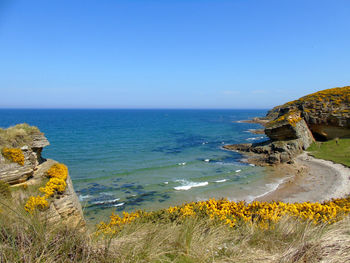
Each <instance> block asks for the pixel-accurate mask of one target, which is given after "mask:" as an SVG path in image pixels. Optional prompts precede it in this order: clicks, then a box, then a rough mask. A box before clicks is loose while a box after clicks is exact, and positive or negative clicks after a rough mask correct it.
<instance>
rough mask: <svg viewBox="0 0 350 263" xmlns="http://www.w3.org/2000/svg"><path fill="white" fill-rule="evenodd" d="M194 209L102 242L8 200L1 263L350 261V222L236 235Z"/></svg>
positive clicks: (254, 224) (243, 228)
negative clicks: (348, 250)
mask: <svg viewBox="0 0 350 263" xmlns="http://www.w3.org/2000/svg"><path fill="white" fill-rule="evenodd" d="M218 202H219V203H220V202H223V204H224V203H227V201H226V202H225V201H224V200H222V201H216V203H218ZM212 203H214V201H212ZM189 205H190V204H185V205H184V206H182V207H178V209H175V208H174V207H172V208H169V209H168V210H169V211H165V210H163V211H157V212H155V214H154V215H153V216H150V217H148V218H147V220H145V218H144V217H142V216H141V217H137V218H136V219H135V220H132V221H130V222H128V223H126V224H124V225H123V227H120V228H117V229H118V231H116V232H115V233H113V234H111V233H110V234H107V235H106V234H103V235H102V236H101V235H97V234H96V233H94V232H93V230H90V232H88V231H82V230H81V229H79V228H76V227H75V225H65V224H57V223H52V222H50V221H49V220H48V219H47V218H45V217H42V216H39V215H40V214H39V213H38V211H37V210H36V211H35V212H34V213H28V212H27V211H25V210H24V208H23V206H19V205H17V203H16V202H14V201H13V200H11V199H7V200H6V199H5V200H4V199H2V200H1V201H0V209H1V211H0V213H1V214H0V215H1V216H0V229H1V231H0V258H1V259H2V262H123V263H124V262H286V263H287V262H288V263H289V262H320V260H321V259H323V260H326V261H324V262H346V260H350V258H349V255H348V253H347V249H348V247H347V246H346V245H345V246H344V243H345V244H347V242H350V235H349V232H348V230H349V227H350V218H349V216H344V217H343V219H342V220H340V221H338V222H334V223H332V224H329V223H326V222H324V221H323V220H320V221H319V222H318V223H317V224H315V223H314V222H313V221H312V220H305V219H301V218H300V217H294V216H289V215H287V214H286V215H284V216H283V217H281V218H280V219H279V220H277V221H271V222H270V223H269V225H268V226H264V227H262V226H261V224H260V223H259V220H253V221H249V222H245V221H244V220H242V222H241V223H239V224H236V225H235V226H233V227H231V225H230V224H225V223H224V222H223V221H220V220H216V219H215V218H210V216H207V215H204V214H200V213H199V214H193V213H192V212H191V209H190V208H188V206H189ZM185 206H187V208H185ZM182 208H183V210H182V211H181V209H182ZM177 213H178V215H180V217H179V216H175V215H177ZM326 213H327V212H326ZM165 214H168V218H167V219H165V217H164V215H165ZM183 214H186V216H182V215H183ZM161 215H162V216H161ZM174 219H175V220H174ZM340 240H341V241H342V242H339V241H340ZM342 260H345V261H342Z"/></svg>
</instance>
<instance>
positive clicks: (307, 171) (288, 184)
mask: <svg viewBox="0 0 350 263" xmlns="http://www.w3.org/2000/svg"><path fill="white" fill-rule="evenodd" d="M273 172H274V173H286V174H287V173H288V174H293V176H291V177H290V176H289V177H288V178H286V181H285V182H283V183H281V184H280V185H279V187H278V188H277V189H276V190H275V191H273V192H270V193H268V194H266V195H263V196H260V197H258V198H256V199H255V200H257V201H272V200H275V201H283V202H306V201H310V202H322V201H325V200H329V199H332V198H341V197H344V196H346V195H348V194H350V168H348V167H345V166H343V165H341V164H335V163H333V162H331V161H326V160H321V159H316V158H314V157H312V156H309V155H308V154H307V153H303V154H301V155H299V156H298V157H296V158H295V162H294V164H291V165H280V166H277V167H276V168H275V169H273Z"/></svg>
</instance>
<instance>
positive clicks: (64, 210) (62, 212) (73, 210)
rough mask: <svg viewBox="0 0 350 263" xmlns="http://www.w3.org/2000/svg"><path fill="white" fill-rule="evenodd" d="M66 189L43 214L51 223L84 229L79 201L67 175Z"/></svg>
mask: <svg viewBox="0 0 350 263" xmlns="http://www.w3.org/2000/svg"><path fill="white" fill-rule="evenodd" d="M66 183H67V187H66V190H65V191H64V193H63V194H60V195H58V196H57V197H56V199H54V200H53V201H52V202H51V204H50V207H49V209H48V210H47V211H45V214H46V216H47V218H48V219H49V220H50V221H52V222H58V223H60V222H61V223H66V224H69V225H71V226H74V227H78V228H81V227H84V226H85V220H84V216H83V211H82V208H81V205H80V202H79V199H78V197H77V195H76V193H75V191H74V188H73V183H72V180H71V178H70V176H69V175H68V177H67V180H66Z"/></svg>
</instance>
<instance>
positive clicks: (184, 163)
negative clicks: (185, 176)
mask: <svg viewBox="0 0 350 263" xmlns="http://www.w3.org/2000/svg"><path fill="white" fill-rule="evenodd" d="M177 165H186V162H183V163H178V164H177Z"/></svg>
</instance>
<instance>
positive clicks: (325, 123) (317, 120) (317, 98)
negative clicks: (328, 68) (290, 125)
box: [266, 86, 350, 140]
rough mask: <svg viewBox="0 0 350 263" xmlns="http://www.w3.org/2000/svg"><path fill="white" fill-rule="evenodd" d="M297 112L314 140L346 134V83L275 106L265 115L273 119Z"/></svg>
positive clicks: (349, 95)
mask: <svg viewBox="0 0 350 263" xmlns="http://www.w3.org/2000/svg"><path fill="white" fill-rule="evenodd" d="M293 111H299V112H300V113H301V118H303V119H304V120H305V122H306V124H307V126H308V127H309V129H310V130H311V132H312V134H313V136H314V137H315V139H318V140H329V139H334V138H336V137H339V138H341V137H350V86H347V87H342V88H334V89H327V90H322V91H319V92H316V93H313V94H310V95H307V96H304V97H302V98H300V99H298V100H295V101H291V102H288V103H286V104H283V105H280V106H277V107H275V108H273V109H272V110H271V111H269V112H268V113H267V116H266V118H268V119H270V120H272V121H274V120H276V119H278V118H280V117H281V116H283V115H285V114H287V113H290V112H293Z"/></svg>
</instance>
